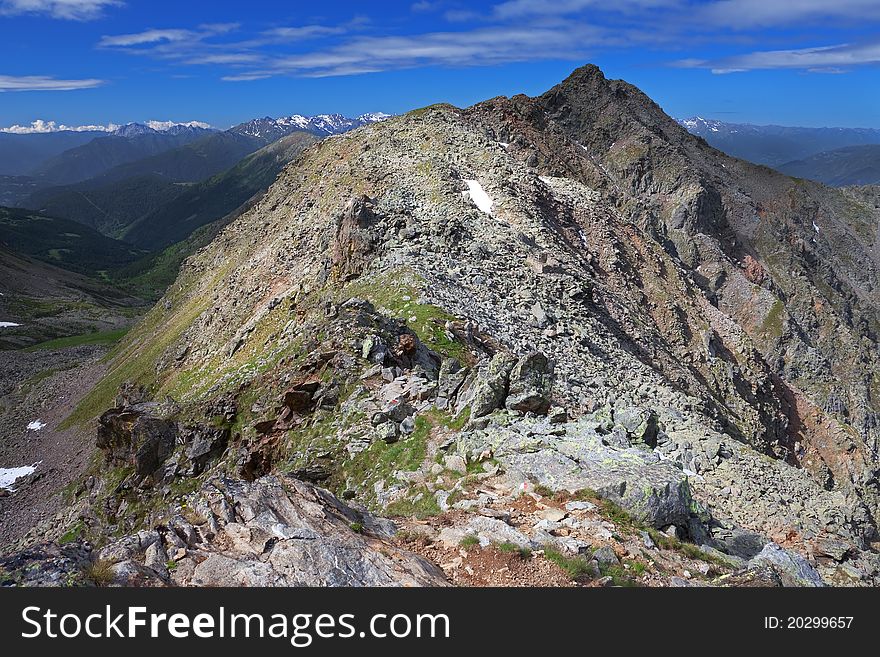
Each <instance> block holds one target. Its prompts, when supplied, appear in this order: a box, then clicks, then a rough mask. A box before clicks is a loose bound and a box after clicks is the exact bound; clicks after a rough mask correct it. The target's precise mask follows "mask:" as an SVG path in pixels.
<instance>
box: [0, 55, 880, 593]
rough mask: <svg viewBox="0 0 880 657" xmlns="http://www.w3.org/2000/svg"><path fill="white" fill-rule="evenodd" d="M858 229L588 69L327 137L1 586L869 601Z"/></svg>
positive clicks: (175, 336)
mask: <svg viewBox="0 0 880 657" xmlns="http://www.w3.org/2000/svg"><path fill="white" fill-rule="evenodd" d="M878 199H880V195H878V193H877V191H876V190H875V189H874V188H870V187H864V188H848V189H831V188H827V187H825V186H823V185H820V184H816V183H810V182H806V181H803V180H796V179H792V178H788V177H786V176H784V175H782V174H779V173H776V172H774V171H772V170H770V169H767V168H765V167H761V166H756V165H753V164H749V163H746V162H744V161H741V160H737V159H734V158H731V157H729V156H726V155H724V154H722V153H720V152H719V151H716V150H714V149H713V148H711V147H710V146H709V145H708V144H707V143H706V142H705V141H703V140H702V139H701V138H699V137H697V136H694V135H691V134H689V133H688V132H687V130H686V129H685V128H684V127H682V126H681V125H679V124H678V123H677V122H676V121H675V120H673V119H671V118H669V117H668V116H666V115H665V114H664V113H663V112H662V110H661V109H660V108H659V107H658V106H657V105H656V104H654V103H653V102H652V101H651V100H650V99H649V98H648V97H646V96H645V95H644V94H643V93H641V92H640V91H639V90H638V89H636V88H635V87H633V86H631V85H629V84H627V83H625V82H622V81H615V80H608V79H606V78H605V77H604V76H603V74H602V72H601V71H600V70H599V69H598V68H596V67H594V66H586V67H583V68H580V69H578V70H576V71H575V72H574V73H572V74H571V76H570V77H569V78H567V79H566V80H565V81H563V82H562V83H560V84H559V85H557V86H556V87H554V88H552V89H550V90H549V91H548V92H546V93H545V94H543V95H541V96H538V97H534V98H531V97H526V96H514V97H512V98H506V97H499V98H493V99H490V100H487V101H485V102H482V103H479V104H477V105H475V106H473V107H470V108H467V109H459V108H456V107H452V106H449V105H435V106H431V107H426V108H423V109H420V110H415V111H412V112H409V113H408V114H405V115H402V116H397V117H394V118H389V119H387V120H384V121H382V122H381V123H375V124H371V125H365V126H364V127H361V128H358V129H357V130H354V131H352V132H350V133H346V134H343V135H338V136H333V137H329V138H327V139H325V140H323V141H321V142H320V143H317V144H315V145H313V146H311V147H310V148H309V149H308V150H306V151H305V152H304V153H302V154H301V155H300V156H298V157H297V159H295V160H294V161H293V162H292V163H291V164H289V165H288V166H287V167H286V168H285V169H284V170H283V172H282V173H281V174H280V176H279V177H278V179H277V181H276V182H275V184H274V185H273V186H272V187H271V188H270V189H269V191H268V192H267V193H266V194H265V196H264V197H262V199H261V200H260V201H259V202H257V203H256V204H255V205H254V206H253V207H252V208H250V209H249V210H247V211H246V212H244V213H243V214H242V215H241V216H240V217H238V218H237V219H235V220H234V221H232V222H231V223H230V224H229V225H227V226H226V227H225V228H224V229H223V230H222V232H220V234H219V235H218V236H217V237H216V238H215V239H214V240H213V242H211V243H210V245H208V246H207V247H205V248H202V249H201V250H200V251H198V252H197V253H196V254H195V255H193V256H192V257H190V258H189V260H188V261H187V262H186V263H185V265H184V267H183V269H182V272H181V274H180V276H179V277H178V279H177V281H176V282H175V283H174V285H172V287H171V288H170V289H169V290H168V292H167V294H166V295H165V297H164V298H163V299H162V300H161V301H160V302H159V303H158V304H157V305H156V306H155V307H154V308H153V309H152V310H151V311H150V313H149V314H148V315H147V316H146V318H145V319H144V320H143V321H142V322H141V323H140V324H139V325H138V326H137V327H136V328H135V329H134V330H133V331H132V332H131V333H129V335H128V336H127V337H126V338H125V340H124V342H123V343H122V344H121V346H120V347H118V348H117V349H116V351H115V352H114V357H113V359H112V360H111V361H110V362H109V365H108V366H107V370H106V374H105V375H104V376H103V378H102V379H101V380H100V381H99V382H98V383H97V384H96V385H95V387H94V388H93V389H92V390H91V391H90V392H88V394H86V396H85V397H84V398H83V399H82V401H81V402H80V403H79V406H78V407H77V408H76V410H75V411H74V412H73V414H72V415H71V416H70V417H69V418H68V419H67V420H65V423H64V426H66V427H79V429H78V433H76V435H77V436H79V438H78V440H82V441H83V444H88V445H89V446H90V447H94V448H95V449H97V452H98V458H96V459H94V460H93V462H92V463H91V464H88V465H87V466H85V465H84V466H83V467H82V468H81V471H78V472H71V473H70V475H69V476H70V482H71V483H70V485H69V486H68V489H67V495H68V500H69V501H68V503H67V504H66V505H65V506H64V508H63V509H62V510H61V511H60V512H58V513H57V514H50V515H48V516H47V517H46V518H45V519H44V520H43V521H42V522H41V523H39V524H37V525H36V526H35V527H33V528H32V529H30V531H27V532H25V531H24V530H23V531H22V532H20V533H19V535H17V536H14V537H11V540H10V543H9V546H8V549H7V550H6V552H7V556H6V557H4V558H3V559H2V560H0V573H2V577H3V578H4V579H5V580H6V581H8V582H12V583H25V584H59V583H65V582H66V583H85V584H88V583H99V584H100V583H104V584H106V583H117V584H143V585H291V584H296V585H367V586H371V585H381V586H384V585H404V586H409V585H430V586H433V585H446V584H454V585H496V584H503V585H568V584H575V585H589V586H597V585H622V584H640V585H650V586H695V585H698V586H771V585H772V586H782V585H785V586H821V585H867V586H870V585H877V584H880V557H878V554H877V551H876V542H877V541H878V538H880V536H878V532H877V518H878V514H880V489H878V474H880V454H878V447H880V423H878V410H880V397H878V395H880V378H878V344H877V339H878V338H877V336H878V330H880V287H878V284H880V276H878V252H877V246H876V239H877V235H878V226H880V200H878ZM16 495H17V493H15V494H13V495H12V496H10V497H9V498H4V499H0V504H7V503H12V502H11V501H12V500H14V499H15V496H16ZM47 540H48V542H47Z"/></svg>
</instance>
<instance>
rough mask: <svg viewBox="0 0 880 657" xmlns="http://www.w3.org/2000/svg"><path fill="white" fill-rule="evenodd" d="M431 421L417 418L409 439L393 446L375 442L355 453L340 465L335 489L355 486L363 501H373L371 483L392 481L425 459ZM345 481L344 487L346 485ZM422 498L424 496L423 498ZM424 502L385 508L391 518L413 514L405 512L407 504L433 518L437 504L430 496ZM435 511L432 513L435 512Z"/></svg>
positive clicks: (409, 502)
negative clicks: (395, 475) (395, 474)
mask: <svg viewBox="0 0 880 657" xmlns="http://www.w3.org/2000/svg"><path fill="white" fill-rule="evenodd" d="M432 428H433V427H432V424H431V422H430V421H429V420H428V419H427V418H426V417H424V416H418V417H417V418H416V421H415V431H413V433H412V435H410V436H409V437H406V438H403V439H401V440H399V441H397V442H396V443H391V444H388V443H386V442H385V441H383V440H377V441H375V442H373V444H372V445H370V447H369V448H367V449H365V450H364V451H362V452H360V453H358V454H355V455H354V456H353V457H352V458H351V459H350V460H349V461H347V462H346V463H344V464H343V466H342V469H341V472H340V473H339V475H338V477H340V479H341V481H339V486H337V487H338V488H342V487H346V486H347V485H348V486H351V485H353V486H356V487H358V488H360V489H362V490H363V493H364V496H365V500H366V501H367V502H368V503H369V502H371V501H372V502H375V497H374V496H375V493H374V492H373V484H374V483H375V482H377V481H382V482H389V481H391V480H392V479H393V478H394V473H395V472H396V471H397V470H403V471H407V472H411V471H413V470H417V469H418V468H419V467H420V466H421V465H422V463H423V462H424V460H425V458H426V456H427V443H428V436H429V435H430V433H431V429H432ZM346 482H348V484H346ZM423 497H425V496H423ZM426 497H427V498H429V500H430V501H426V500H424V499H420V500H416V501H415V502H413V501H412V500H407V499H403V500H400V501H398V502H395V503H394V504H393V506H394V510H392V509H391V506H389V508H388V510H389V512H391V513H393V514H394V515H399V516H405V515H416V514H415V513H413V514H409V513H406V509H407V508H408V506H409V505H410V504H413V505H414V506H413V508H415V509H417V510H418V512H419V513H424V515H436V513H439V507H437V501H436V500H435V499H434V497H433V495H430V494H428V495H427V496H426ZM435 509H436V511H435Z"/></svg>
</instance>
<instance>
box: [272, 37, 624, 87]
mask: <svg viewBox="0 0 880 657" xmlns="http://www.w3.org/2000/svg"><path fill="white" fill-rule="evenodd" d="M613 40H614V39H613V38H612V37H610V36H609V35H607V34H606V33H605V32H604V31H602V30H599V29H593V28H590V27H588V26H578V27H577V28H576V29H569V30H566V29H558V28H552V29H550V28H540V27H507V26H505V27H485V28H480V29H475V30H469V31H465V32H432V33H427V34H418V35H411V36H384V37H358V38H355V39H352V40H349V41H346V42H345V43H343V44H340V45H338V46H333V47H330V48H327V49H321V50H314V51H311V52H308V53H303V54H297V55H289V56H281V57H275V58H273V59H272V60H271V61H270V63H269V66H267V67H266V68H265V71H264V72H268V73H274V74H285V73H286V74H294V75H303V76H309V77H316V76H317V77H323V76H334V75H353V74H354V73H357V72H375V71H386V70H393V69H403V68H413V67H419V66H487V65H493V64H504V63H509V62H517V61H526V60H535V59H560V58H561V59H577V58H582V57H584V56H586V53H587V52H588V51H589V48H590V47H593V46H596V45H599V44H603V45H609V44H610V43H611V42H612V41H613Z"/></svg>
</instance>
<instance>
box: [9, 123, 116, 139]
mask: <svg viewBox="0 0 880 657" xmlns="http://www.w3.org/2000/svg"><path fill="white" fill-rule="evenodd" d="M118 127H119V126H118V125H116V124H115V123H110V124H108V125H75V126H74V125H64V124H63V123H55V121H44V120H43V119H37V120H36V121H33V122H31V124H30V125H11V126H9V127H8V128H0V132H8V133H11V134H15V135H32V134H39V133H46V132H59V131H61V130H72V131H73V132H112V131H113V130H116V128H118Z"/></svg>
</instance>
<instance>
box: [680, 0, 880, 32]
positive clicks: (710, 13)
mask: <svg viewBox="0 0 880 657" xmlns="http://www.w3.org/2000/svg"><path fill="white" fill-rule="evenodd" d="M695 15H696V17H697V18H698V19H699V20H700V21H705V22H708V23H710V24H713V25H721V26H727V27H731V28H735V29H745V28H755V27H781V26H788V25H797V24H799V23H804V22H806V21H859V22H862V21H865V20H869V19H872V18H880V2H877V0H719V1H718V2H711V3H708V4H706V5H705V6H702V7H697V8H696V14H695Z"/></svg>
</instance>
